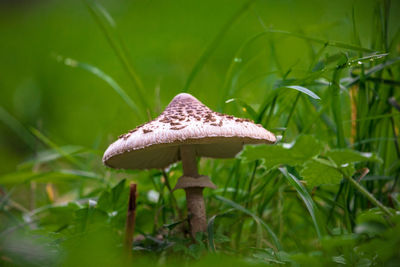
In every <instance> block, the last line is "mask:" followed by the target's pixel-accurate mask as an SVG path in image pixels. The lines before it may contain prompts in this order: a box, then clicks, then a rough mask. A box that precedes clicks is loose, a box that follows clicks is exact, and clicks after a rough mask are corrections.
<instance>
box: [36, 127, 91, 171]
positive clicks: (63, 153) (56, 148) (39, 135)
mask: <svg viewBox="0 0 400 267" xmlns="http://www.w3.org/2000/svg"><path fill="white" fill-rule="evenodd" d="M31 132H32V134H33V135H34V136H36V137H37V138H38V139H39V140H40V141H42V142H43V143H44V144H45V145H46V146H48V147H50V148H52V149H54V151H57V152H58V153H59V154H60V155H61V156H62V157H63V158H65V159H67V160H68V161H69V162H71V163H72V164H74V165H76V166H79V167H81V168H83V167H84V165H83V164H82V163H81V162H80V161H78V160H76V159H75V158H74V157H72V156H71V155H70V154H68V153H67V152H66V151H64V150H63V149H61V148H60V147H59V146H58V145H56V144H55V143H54V142H53V141H51V140H50V139H49V138H47V137H46V136H45V135H44V134H42V133H41V132H40V131H39V130H37V129H35V128H31Z"/></svg>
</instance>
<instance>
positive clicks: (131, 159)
mask: <svg viewBox="0 0 400 267" xmlns="http://www.w3.org/2000/svg"><path fill="white" fill-rule="evenodd" d="M275 142H276V138H275V136H274V135H273V134H272V133H270V132H269V131H267V130H266V129H264V128H263V127H262V126H261V125H260V124H254V123H253V122H252V121H251V120H249V119H242V118H236V117H234V116H231V115H225V114H221V113H218V112H214V111H212V110H211V109H210V108H208V107H207V106H205V105H204V104H202V103H201V102H200V101H199V100H197V99H196V98H195V97H193V96H192V95H190V94H186V93H181V94H178V95H177V96H175V97H174V99H173V100H172V101H171V103H169V105H168V106H167V107H166V109H165V110H164V111H163V112H162V113H161V115H160V116H158V117H157V118H156V119H154V120H153V121H150V122H148V123H146V124H143V125H140V126H138V127H136V128H135V129H133V130H131V131H129V132H128V133H126V134H123V135H121V136H120V137H119V139H118V140H117V141H115V142H114V143H113V144H111V145H110V146H109V147H108V149H107V150H106V152H105V153H104V156H103V163H104V164H105V165H107V166H109V167H111V168H117V169H152V168H158V169H162V168H166V167H167V166H168V165H170V164H172V163H174V162H177V161H179V160H181V161H182V168H183V176H181V177H180V178H179V179H178V182H177V184H176V186H175V188H174V190H176V189H184V190H185V192H186V203H187V209H188V215H189V224H190V232H191V235H192V237H194V236H195V234H196V233H197V232H205V231H206V227H207V221H206V211H205V207H204V198H203V189H204V188H205V187H208V188H212V189H215V188H216V186H215V185H214V184H213V182H212V181H211V180H210V178H209V177H207V176H204V175H199V173H198V170H197V162H196V157H210V158H233V157H235V155H236V154H237V153H238V152H240V151H241V150H242V148H243V145H244V144H261V143H267V144H268V143H269V144H271V143H275Z"/></svg>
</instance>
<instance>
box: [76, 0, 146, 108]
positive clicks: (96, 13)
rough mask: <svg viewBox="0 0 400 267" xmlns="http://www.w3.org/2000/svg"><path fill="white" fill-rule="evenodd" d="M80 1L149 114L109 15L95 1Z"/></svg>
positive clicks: (134, 74)
mask: <svg viewBox="0 0 400 267" xmlns="http://www.w3.org/2000/svg"><path fill="white" fill-rule="evenodd" d="M82 1H83V2H84V3H85V5H86V7H87V8H88V10H89V12H90V14H91V15H92V17H93V19H94V20H95V21H96V23H97V24H98V26H99V27H100V29H101V31H102V32H103V34H104V36H105V37H106V39H107V41H108V43H109V44H110V46H111V48H112V49H113V50H114V52H115V54H116V56H117V57H118V59H119V60H120V61H121V63H122V66H123V67H124V69H125V71H126V72H127V73H128V75H129V77H130V78H131V80H132V82H133V84H134V86H135V88H136V95H137V96H138V98H139V102H140V103H141V104H142V105H143V108H145V109H146V110H148V111H149V112H151V109H150V106H149V103H148V101H147V99H146V98H145V97H144V91H145V90H144V86H143V83H142V81H141V79H140V78H139V75H138V74H137V73H136V71H135V69H134V67H133V65H132V63H131V61H130V60H129V56H128V53H127V50H126V47H125V45H124V43H123V41H122V38H120V37H119V36H118V35H117V33H116V24H115V22H114V20H113V19H112V17H111V15H110V14H109V13H108V12H107V10H106V9H105V8H104V7H102V6H101V5H100V4H99V3H98V2H97V1H95V0H82ZM110 28H111V29H110ZM117 36H118V37H117Z"/></svg>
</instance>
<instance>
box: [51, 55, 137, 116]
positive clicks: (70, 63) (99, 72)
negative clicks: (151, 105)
mask: <svg viewBox="0 0 400 267" xmlns="http://www.w3.org/2000/svg"><path fill="white" fill-rule="evenodd" d="M57 60H58V61H59V62H63V63H64V64H65V65H67V66H69V67H72V68H81V69H84V70H86V71H88V72H90V73H92V74H93V75H96V76H97V77H99V78H100V79H102V80H103V81H105V82H106V83H107V84H108V85H109V86H111V88H112V89H114V91H115V92H116V93H117V94H119V96H120V97H121V98H122V100H124V101H125V103H126V104H127V105H128V106H129V107H130V108H131V109H132V111H133V112H135V114H141V115H143V113H142V112H140V109H139V107H138V106H137V105H136V104H135V102H133V100H132V99H131V98H130V97H129V95H128V94H127V93H126V92H125V91H124V90H123V89H122V88H121V87H120V86H119V84H118V83H117V82H116V81H115V80H114V79H113V78H112V77H111V76H109V75H107V74H106V73H104V72H103V71H102V70H101V69H99V68H97V67H95V66H92V65H90V64H87V63H84V62H79V61H77V60H75V59H72V58H63V57H62V56H57Z"/></svg>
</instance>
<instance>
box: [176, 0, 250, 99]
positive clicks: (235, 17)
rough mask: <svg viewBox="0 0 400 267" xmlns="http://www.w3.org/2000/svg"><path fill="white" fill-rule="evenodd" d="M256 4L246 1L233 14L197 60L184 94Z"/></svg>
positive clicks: (184, 88) (184, 87)
mask: <svg viewBox="0 0 400 267" xmlns="http://www.w3.org/2000/svg"><path fill="white" fill-rule="evenodd" d="M253 3H254V1H253V0H248V1H246V2H245V3H244V4H243V6H242V7H241V8H239V10H238V11H236V12H235V14H233V16H232V17H231V18H230V19H229V20H228V21H227V22H226V23H225V24H224V26H223V27H222V29H221V30H220V31H219V33H218V34H217V35H216V36H215V38H214V39H213V40H212V42H211V43H210V44H209V45H208V46H207V47H206V49H205V50H204V52H203V54H202V55H201V56H200V58H199V59H198V60H197V62H196V64H195V65H194V67H193V69H192V71H191V72H190V74H189V76H188V79H187V80H186V83H185V85H184V86H183V92H187V91H189V88H190V85H191V84H192V82H193V80H194V78H195V77H196V75H197V74H198V72H199V71H200V70H201V69H202V68H203V66H204V64H205V63H206V62H207V60H208V58H209V57H210V56H211V54H212V53H213V52H214V50H215V49H216V48H217V47H218V45H219V44H220V43H221V41H222V38H223V37H224V36H225V34H226V33H227V32H228V30H229V29H230V28H231V27H232V25H233V24H234V23H235V22H236V21H237V20H238V19H239V18H240V17H241V16H242V15H243V14H244V13H245V12H246V11H247V10H248V9H249V7H250V6H251V5H252V4H253Z"/></svg>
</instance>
